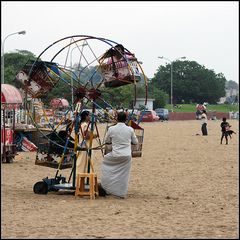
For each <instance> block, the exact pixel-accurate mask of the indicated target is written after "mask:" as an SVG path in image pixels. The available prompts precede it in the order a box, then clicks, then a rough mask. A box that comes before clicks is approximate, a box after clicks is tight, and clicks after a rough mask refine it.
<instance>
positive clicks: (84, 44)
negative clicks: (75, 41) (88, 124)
mask: <svg viewBox="0 0 240 240" xmlns="http://www.w3.org/2000/svg"><path fill="white" fill-rule="evenodd" d="M86 45H87V44H86V43H83V44H82V45H77V46H75V47H74V48H72V49H71V52H70V65H71V88H72V89H71V94H72V111H73V112H74V106H73V102H74V98H73V74H72V52H73V50H74V49H75V48H78V49H79V47H80V46H82V51H83V47H84V46H86ZM79 50H80V49H79ZM82 51H81V50H80V52H81V53H82Z"/></svg>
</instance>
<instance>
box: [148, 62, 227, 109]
mask: <svg viewBox="0 0 240 240" xmlns="http://www.w3.org/2000/svg"><path fill="white" fill-rule="evenodd" d="M172 66H173V82H172V86H173V103H176V104H177V103H181V102H182V101H183V100H184V102H185V103H191V102H197V103H201V102H209V103H216V102H218V100H219V98H220V97H223V96H225V82H226V78H225V77H224V75H223V74H222V73H219V74H215V72H214V71H213V70H210V69H207V68H205V67H204V66H201V65H199V64H198V63H197V62H195V61H175V62H173V63H172ZM152 81H154V82H155V83H156V85H157V86H159V88H160V89H161V90H163V91H165V92H166V93H168V94H169V96H170V94H171V92H170V91H171V64H167V65H166V66H160V67H159V68H158V70H157V73H156V74H155V75H154V78H153V79H152Z"/></svg>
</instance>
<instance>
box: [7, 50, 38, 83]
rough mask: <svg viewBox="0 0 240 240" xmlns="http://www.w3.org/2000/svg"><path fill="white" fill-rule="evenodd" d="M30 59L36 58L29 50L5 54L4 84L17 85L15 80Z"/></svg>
mask: <svg viewBox="0 0 240 240" xmlns="http://www.w3.org/2000/svg"><path fill="white" fill-rule="evenodd" d="M29 59H36V56H35V55H34V54H33V53H31V52H29V51H27V50H16V52H12V53H5V54H4V83H8V84H11V85H16V83H15V81H14V79H15V76H16V75H17V74H18V72H19V71H20V70H21V69H22V68H23V66H24V65H25V64H26V63H27V61H28V60H29Z"/></svg>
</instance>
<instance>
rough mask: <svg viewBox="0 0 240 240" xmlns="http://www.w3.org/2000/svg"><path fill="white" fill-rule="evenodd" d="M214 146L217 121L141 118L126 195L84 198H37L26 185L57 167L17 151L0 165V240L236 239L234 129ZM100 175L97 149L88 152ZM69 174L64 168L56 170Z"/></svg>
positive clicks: (236, 148) (51, 173)
mask: <svg viewBox="0 0 240 240" xmlns="http://www.w3.org/2000/svg"><path fill="white" fill-rule="evenodd" d="M229 122H230V123H231V125H232V126H233V127H232V128H233V130H235V131H236V132H237V134H235V135H233V138H232V139H230V140H229V145H225V142H224V144H222V145H220V136H221V132H220V127H219V125H220V120H216V121H210V120H209V121H208V132H209V135H208V136H202V135H201V130H200V121H198V120H193V121H168V122H155V123H141V126H142V127H143V128H144V129H145V135H144V145H143V156H142V157H141V158H134V159H133V164H132V170H131V177H130V182H129V190H128V196H127V198H126V199H119V198H115V197H113V196H108V197H106V198H104V197H99V198H97V199H93V200H90V199H89V198H87V197H84V198H80V197H75V196H74V195H73V194H72V193H71V192H68V191H62V190H61V191H59V192H49V193H48V194H47V195H38V194H34V192H33V185H34V184H35V183H36V182H37V181H40V180H42V179H43V178H45V177H47V176H48V177H50V178H52V177H54V175H55V173H56V170H55V169H53V168H48V167H42V166H38V165H35V164H34V160H35V153H34V152H32V153H29V152H24V153H19V155H18V156H16V158H15V160H14V162H13V163H11V164H2V165H1V173H2V175H1V199H2V203H1V204H2V205H1V214H2V218H1V228H2V229H1V234H2V238H21V239H25V238H35V239H40V238H50V239H63V238H70V239H71V238H75V239H77V238H78V239H79V238H84V239H90V238H97V239H100V238H120V239H126V238H158V239H168V238H185V239H186V238H195V239H196V238H198V239H202V238H210V239H212V238H218V239H221V238H222V239H226V238H227V239H237V238H238V237H239V184H238V182H239V160H238V157H239V146H238V144H239V140H238V139H239V129H238V123H239V122H238V120H229ZM93 161H94V167H95V171H96V173H97V174H98V180H99V181H100V180H101V174H100V166H101V161H102V159H101V157H100V153H99V152H96V153H93ZM62 175H64V176H66V177H68V176H69V169H66V170H62Z"/></svg>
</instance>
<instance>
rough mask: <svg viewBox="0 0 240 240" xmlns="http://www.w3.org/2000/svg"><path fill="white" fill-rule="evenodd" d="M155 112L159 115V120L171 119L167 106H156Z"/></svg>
mask: <svg viewBox="0 0 240 240" xmlns="http://www.w3.org/2000/svg"><path fill="white" fill-rule="evenodd" d="M155 112H156V114H157V116H158V117H159V120H168V119H169V111H168V109H166V108H156V109H155Z"/></svg>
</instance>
